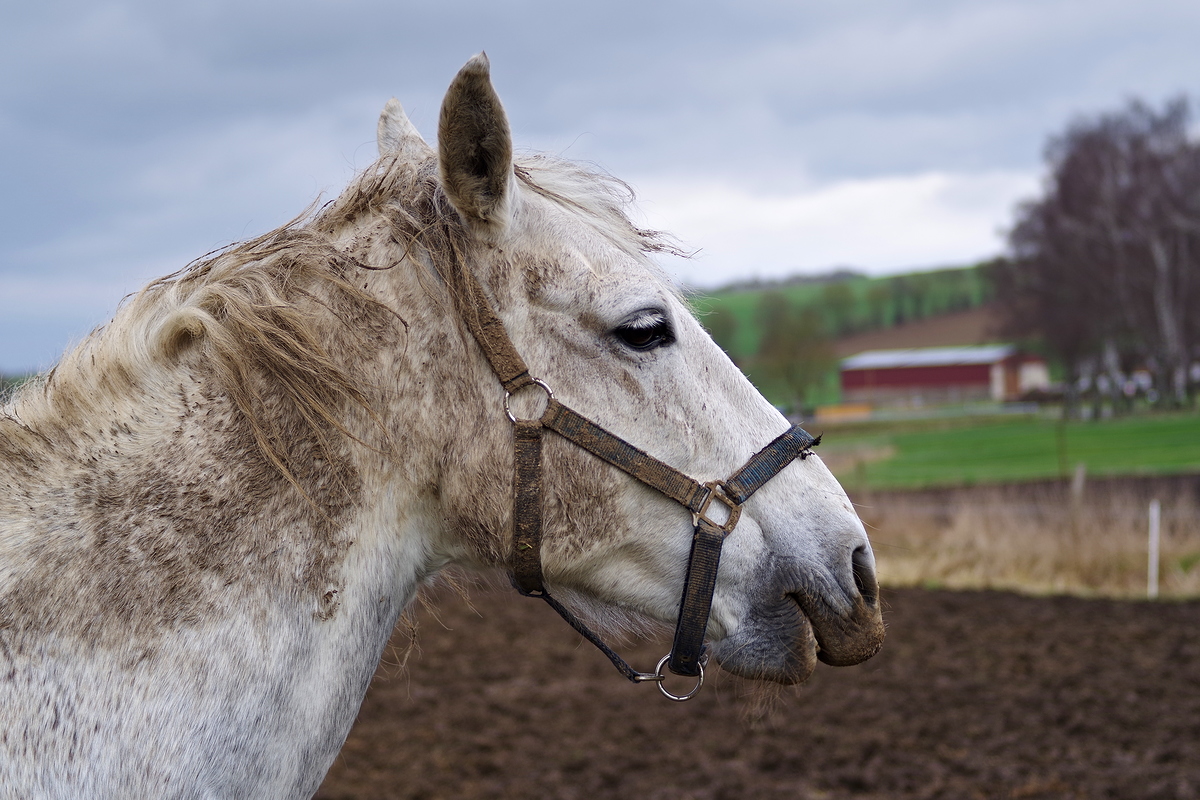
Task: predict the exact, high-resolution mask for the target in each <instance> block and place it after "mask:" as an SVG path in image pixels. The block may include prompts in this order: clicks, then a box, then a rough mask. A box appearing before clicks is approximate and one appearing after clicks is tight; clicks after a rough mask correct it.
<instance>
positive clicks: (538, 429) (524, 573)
mask: <svg viewBox="0 0 1200 800" xmlns="http://www.w3.org/2000/svg"><path fill="white" fill-rule="evenodd" d="M542 430H543V429H542V423H541V422H538V421H537V420H517V421H516V423H514V425H513V555H512V568H513V584H514V585H515V586H516V587H517V590H518V591H520V592H521V594H523V595H526V596H537V595H541V594H543V593H544V592H545V587H544V586H543V585H542V557H541V552H542V485H541V484H542Z"/></svg>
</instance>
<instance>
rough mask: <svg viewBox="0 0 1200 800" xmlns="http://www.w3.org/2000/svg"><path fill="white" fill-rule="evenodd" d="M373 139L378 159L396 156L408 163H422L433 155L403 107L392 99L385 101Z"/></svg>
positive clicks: (431, 149)
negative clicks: (376, 147)
mask: <svg viewBox="0 0 1200 800" xmlns="http://www.w3.org/2000/svg"><path fill="white" fill-rule="evenodd" d="M375 138H376V141H377V144H378V146H379V156H380V158H384V157H387V156H397V157H400V158H403V159H406V160H408V161H423V160H425V159H426V158H428V157H430V156H432V155H433V148H432V147H430V146H429V145H428V144H427V143H426V141H425V140H424V139H422V138H421V134H420V133H418V132H417V129H416V127H414V126H413V124H412V122H410V121H409V119H408V115H407V114H405V113H404V106H402V105H400V101H399V100H397V99H396V98H394V97H393V98H392V99H391V100H388V101H387V105H385V106H384V107H383V111H382V112H381V113H380V115H379V124H378V125H377V126H376V128H375Z"/></svg>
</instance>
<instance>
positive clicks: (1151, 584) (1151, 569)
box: [1146, 498, 1162, 600]
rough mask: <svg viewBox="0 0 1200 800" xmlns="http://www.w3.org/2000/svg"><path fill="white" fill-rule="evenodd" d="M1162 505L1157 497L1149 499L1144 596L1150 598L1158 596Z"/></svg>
mask: <svg viewBox="0 0 1200 800" xmlns="http://www.w3.org/2000/svg"><path fill="white" fill-rule="evenodd" d="M1161 516H1162V506H1161V504H1160V503H1159V502H1158V498H1155V499H1153V500H1151V501H1150V542H1149V546H1148V547H1147V550H1148V551H1149V556H1150V557H1149V564H1148V566H1147V568H1146V596H1147V597H1149V598H1150V599H1151V600H1153V599H1155V598H1156V597H1158V528H1159V519H1160V517H1161Z"/></svg>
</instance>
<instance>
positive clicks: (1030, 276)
mask: <svg viewBox="0 0 1200 800" xmlns="http://www.w3.org/2000/svg"><path fill="white" fill-rule="evenodd" d="M1189 122H1190V107H1189V105H1188V103H1187V101H1186V100H1184V99H1182V98H1181V99H1177V100H1173V101H1171V102H1170V103H1168V104H1167V105H1166V106H1165V107H1164V109H1163V110H1162V111H1161V112H1159V111H1155V110H1154V109H1151V108H1150V107H1148V106H1147V105H1145V104H1144V103H1141V102H1138V101H1134V102H1131V103H1130V104H1129V105H1128V106H1127V107H1126V108H1125V109H1124V110H1123V111H1120V112H1116V113H1111V114H1105V115H1101V116H1099V117H1095V118H1088V119H1081V120H1078V121H1076V122H1075V123H1073V124H1072V125H1071V126H1070V127H1069V128H1068V129H1067V131H1066V132H1065V133H1064V134H1063V135H1062V136H1059V137H1056V138H1054V139H1052V140H1051V142H1050V144H1049V146H1048V147H1047V151H1046V156H1047V161H1048V163H1049V166H1050V177H1049V181H1048V184H1047V188H1046V193H1045V196H1044V197H1042V198H1041V199H1040V200H1036V201H1033V202H1030V203H1027V204H1025V205H1023V206H1022V207H1021V208H1020V209H1019V210H1018V213H1017V221H1016V224H1015V225H1014V227H1013V230H1012V232H1011V233H1010V236H1009V244H1010V249H1011V251H1012V259H1011V260H1010V261H1007V262H1004V263H1001V264H999V265H997V266H996V267H994V268H993V270H992V274H993V276H994V278H995V285H996V291H997V299H998V300H999V301H1000V303H1001V306H1002V308H1003V309H1004V310H1005V312H1006V316H1007V328H1008V331H1009V332H1010V333H1024V334H1026V335H1029V334H1036V335H1039V336H1041V337H1042V338H1043V339H1044V341H1045V343H1046V344H1047V346H1048V347H1049V348H1050V349H1051V350H1052V351H1054V353H1056V354H1057V355H1058V356H1059V357H1060V358H1061V359H1062V360H1063V362H1064V364H1065V365H1066V366H1067V367H1068V371H1069V374H1070V376H1071V377H1072V378H1073V379H1076V380H1078V379H1082V380H1083V382H1088V381H1092V382H1093V383H1092V385H1102V386H1108V387H1113V388H1114V394H1113V396H1114V397H1118V396H1119V391H1118V390H1119V389H1120V388H1121V387H1122V386H1126V385H1129V383H1128V382H1129V373H1130V371H1131V370H1132V369H1134V368H1144V369H1147V370H1149V371H1150V372H1151V373H1152V374H1153V375H1154V378H1155V382H1156V384H1157V385H1158V394H1159V396H1160V397H1161V398H1162V399H1163V400H1164V401H1165V402H1166V403H1167V404H1169V405H1173V406H1177V405H1182V404H1183V403H1184V402H1186V401H1187V400H1188V394H1189V391H1194V389H1195V387H1194V386H1189V383H1188V374H1189V373H1188V370H1189V366H1190V364H1191V362H1192V361H1193V360H1194V359H1195V358H1196V357H1197V355H1198V352H1197V349H1198V345H1200V339H1198V338H1197V323H1196V321H1195V317H1196V314H1195V313H1190V314H1189V313H1188V312H1189V310H1190V309H1196V310H1200V306H1198V305H1197V303H1198V302H1200V146H1198V145H1197V143H1196V142H1194V141H1192V140H1191V139H1190V138H1189V136H1188V125H1189ZM1101 378H1103V380H1101ZM1073 385H1075V384H1074V383H1073Z"/></svg>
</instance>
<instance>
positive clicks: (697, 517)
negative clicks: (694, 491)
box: [692, 481, 742, 536]
mask: <svg viewBox="0 0 1200 800" xmlns="http://www.w3.org/2000/svg"><path fill="white" fill-rule="evenodd" d="M704 488H705V489H708V496H707V497H705V498H704V502H703V503H701V504H700V510H699V511H697V512H695V513H693V514H692V524H693V525H699V524H700V522H701V521H704V522H707V523H708V524H709V525H711V526H712V527H714V528H717V529H718V530H722V531H725V535H726V536H728V535H729V534H730V533H731V532H732V531H733V529H734V526H736V525H737V524H738V519H739V518H741V516H742V506H741V504H740V503H737V502H734V500H733V498H731V497H730V496H729V495H727V494H726V493H725V484H724V483H723V482H721V481H709V482H708V483H706V484H704ZM713 500H719V501H720V503H721V505H723V506H724V507H725V509H726V510H727V511H728V512H729V516H727V517H726V518H725V521H724V522H718V521H717V520H715V519H713V518H712V517H710V516H708V515H707V514H706V513H705V512H706V511H708V507H709V506H710V505H712V501H713Z"/></svg>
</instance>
